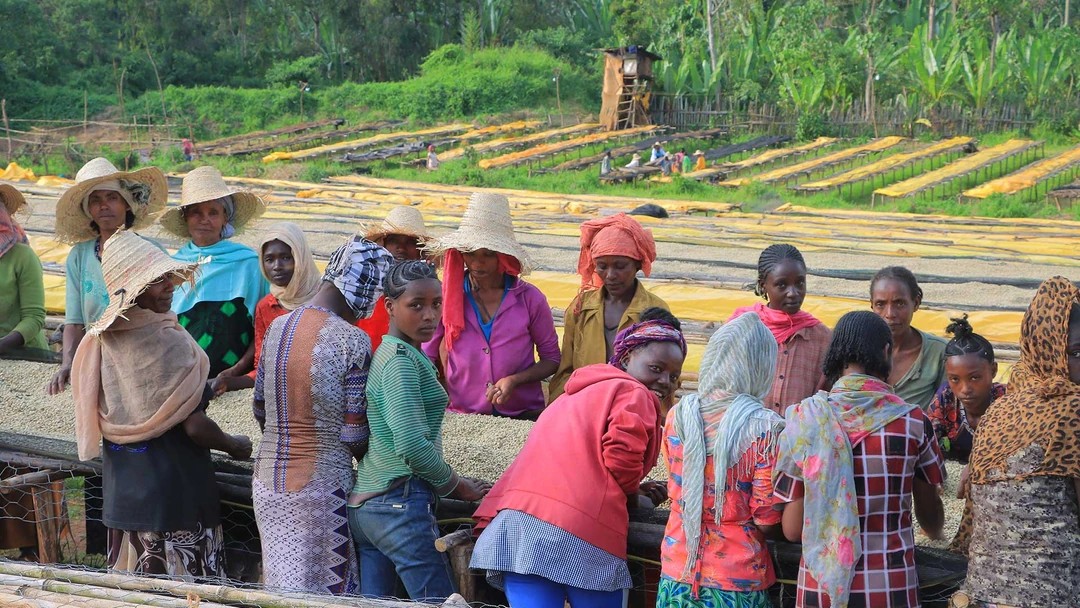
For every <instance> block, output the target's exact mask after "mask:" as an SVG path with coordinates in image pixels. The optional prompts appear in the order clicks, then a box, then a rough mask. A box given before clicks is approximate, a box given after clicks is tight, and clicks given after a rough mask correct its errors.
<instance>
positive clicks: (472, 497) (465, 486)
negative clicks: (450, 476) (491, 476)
mask: <svg viewBox="0 0 1080 608" xmlns="http://www.w3.org/2000/svg"><path fill="white" fill-rule="evenodd" d="M490 490H491V483H490V482H487V481H482V480H479V479H473V478H472V477H461V478H460V479H458V484H457V487H456V488H454V491H453V492H451V493H450V496H449V498H454V499H457V500H464V501H465V502H476V501H478V500H480V499H481V498H483V497H484V496H487V493H488V492H489V491H490Z"/></svg>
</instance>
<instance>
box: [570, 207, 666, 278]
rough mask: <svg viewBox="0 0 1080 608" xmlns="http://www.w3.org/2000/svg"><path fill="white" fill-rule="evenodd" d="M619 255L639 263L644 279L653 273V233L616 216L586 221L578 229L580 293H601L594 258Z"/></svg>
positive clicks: (628, 218)
mask: <svg viewBox="0 0 1080 608" xmlns="http://www.w3.org/2000/svg"><path fill="white" fill-rule="evenodd" d="M606 255H618V256H622V257H626V258H630V259H632V260H637V261H639V262H641V272H642V273H643V274H644V275H645V276H649V274H651V273H652V263H653V262H654V261H655V260H656V243H655V242H653V237H652V231H650V230H646V229H645V228H642V227H641V224H639V223H638V222H637V220H635V219H634V218H632V217H630V216H629V215H626V214H625V213H619V214H616V215H612V216H609V217H601V218H597V219H594V220H589V221H587V222H585V223H584V224H582V225H581V252H580V253H579V254H578V266H577V271H578V274H579V275H581V289H582V291H588V290H590V289H600V288H601V287H603V285H604V281H603V279H601V278H600V276H599V275H597V274H596V271H595V266H596V258H599V257H603V256H606Z"/></svg>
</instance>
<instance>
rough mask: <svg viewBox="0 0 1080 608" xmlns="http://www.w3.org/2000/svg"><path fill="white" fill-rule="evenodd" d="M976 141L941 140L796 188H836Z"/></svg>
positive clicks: (959, 139) (963, 139)
mask: <svg viewBox="0 0 1080 608" xmlns="http://www.w3.org/2000/svg"><path fill="white" fill-rule="evenodd" d="M973 141H975V140H974V138H971V137H953V138H951V139H946V140H943V141H939V142H937V143H934V144H930V145H928V146H925V147H922V148H919V149H918V150H914V151H912V152H903V153H901V154H894V155H892V156H890V157H888V158H883V159H881V160H879V161H876V162H873V163H870V164H869V165H863V166H862V167H856V168H854V169H852V170H850V171H844V172H843V173H838V174H836V175H834V176H832V177H830V178H828V179H822V180H818V181H815V182H809V183H805V184H801V185H799V186H796V187H795V188H794V189H795V190H807V191H808V190H826V189H829V188H836V187H838V186H844V185H847V184H853V183H856V182H860V181H862V180H864V179H869V178H870V177H873V176H875V175H878V174H880V173H885V172H887V171H891V170H893V169H895V168H897V167H901V166H903V165H905V164H907V163H911V162H916V161H920V160H924V159H928V158H933V157H935V156H939V155H941V154H947V153H949V152H953V151H956V150H959V149H960V148H962V147H964V146H965V145H967V144H969V143H971V142H973Z"/></svg>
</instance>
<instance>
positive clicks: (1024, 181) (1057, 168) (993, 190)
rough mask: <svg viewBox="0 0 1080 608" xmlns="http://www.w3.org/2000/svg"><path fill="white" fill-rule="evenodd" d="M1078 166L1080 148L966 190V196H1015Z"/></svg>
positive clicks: (1079, 162)
mask: <svg viewBox="0 0 1080 608" xmlns="http://www.w3.org/2000/svg"><path fill="white" fill-rule="evenodd" d="M1077 164H1080V146H1077V147H1075V148H1072V149H1070V150H1066V151H1065V152H1062V153H1061V154H1058V155H1057V156H1051V157H1050V158H1044V159H1042V160H1040V161H1036V162H1034V163H1031V164H1030V165H1028V166H1026V167H1024V168H1022V169H1020V170H1019V171H1014V172H1012V173H1010V174H1008V175H1006V176H1004V177H999V178H997V179H995V180H991V181H988V182H986V183H985V184H983V185H981V186H976V187H974V188H971V189H969V190H964V196H966V197H968V198H986V197H988V196H991V195H994V194H1015V193H1017V192H1019V191H1021V190H1025V189H1027V188H1032V187H1034V186H1035V185H1036V184H1038V183H1039V182H1041V181H1043V180H1045V179H1050V178H1051V177H1053V176H1055V175H1057V174H1058V173H1061V172H1062V171H1066V170H1068V169H1069V168H1070V167H1072V166H1074V165H1077Z"/></svg>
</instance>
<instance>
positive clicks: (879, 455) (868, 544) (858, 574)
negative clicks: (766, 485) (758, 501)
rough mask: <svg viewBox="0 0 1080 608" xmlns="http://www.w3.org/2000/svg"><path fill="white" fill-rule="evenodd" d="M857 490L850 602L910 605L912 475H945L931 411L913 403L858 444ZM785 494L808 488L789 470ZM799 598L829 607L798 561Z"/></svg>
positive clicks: (894, 607)
mask: <svg viewBox="0 0 1080 608" xmlns="http://www.w3.org/2000/svg"><path fill="white" fill-rule="evenodd" d="M852 454H853V456H854V465H855V490H856V494H857V495H858V503H859V523H860V526H861V528H862V547H863V554H862V557H861V558H860V559H859V561H858V563H856V565H855V578H854V579H853V580H852V581H851V596H850V599H849V601H848V606H849V608H860V607H864V606H867V607H872V608H908V607H917V606H919V605H920V604H919V578H918V574H917V573H916V571H915V536H914V531H913V530H912V525H911V487H912V479H913V478H914V477H919V478H920V479H923V480H925V481H927V482H929V483H930V484H933V485H939V484H942V483H944V481H945V470H944V468H943V466H942V458H941V452H940V451H939V449H938V443H937V441H935V439H934V430H933V427H931V426H930V422H929V420H927V418H926V415H925V414H923V412H922V411H921V410H919V409H914V410H912V411H911V413H909V414H908V415H907V416H904V417H903V418H898V419H897V420H894V421H892V422H890V423H889V424H887V425H885V426H884V427H882V428H880V429H878V430H876V431H874V432H873V433H871V434H870V435H869V436H867V437H866V439H864V440H863V441H862V442H861V443H860V444H858V445H857V446H855V447H854V448H853V449H852ZM776 496H777V498H779V499H780V500H781V501H783V502H791V501H793V500H798V499H799V498H802V496H803V484H802V481H801V480H798V479H795V478H793V477H791V476H789V475H787V474H785V473H781V474H780V475H779V476H778V477H777V480H776ZM795 605H796V606H799V607H806V608H828V607H829V606H830V605H831V603H830V601H829V598H828V596H826V595H825V594H824V593H821V592H820V591H819V589H818V584H817V581H815V580H814V578H813V577H812V576H811V575H810V573H809V572H808V571H807V570H806V568H805V563H801V564H800V565H799V589H798V592H797V593H796V598H795Z"/></svg>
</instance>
